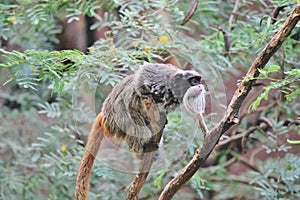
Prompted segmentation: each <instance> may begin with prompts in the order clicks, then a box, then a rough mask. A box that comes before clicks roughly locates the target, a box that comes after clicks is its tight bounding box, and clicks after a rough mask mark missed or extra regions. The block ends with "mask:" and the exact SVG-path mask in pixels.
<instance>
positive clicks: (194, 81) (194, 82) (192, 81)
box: [189, 77, 201, 86]
mask: <svg viewBox="0 0 300 200" xmlns="http://www.w3.org/2000/svg"><path fill="white" fill-rule="evenodd" d="M200 81H201V78H200V77H193V78H190V79H189V82H190V84H191V86H195V85H199V84H200Z"/></svg>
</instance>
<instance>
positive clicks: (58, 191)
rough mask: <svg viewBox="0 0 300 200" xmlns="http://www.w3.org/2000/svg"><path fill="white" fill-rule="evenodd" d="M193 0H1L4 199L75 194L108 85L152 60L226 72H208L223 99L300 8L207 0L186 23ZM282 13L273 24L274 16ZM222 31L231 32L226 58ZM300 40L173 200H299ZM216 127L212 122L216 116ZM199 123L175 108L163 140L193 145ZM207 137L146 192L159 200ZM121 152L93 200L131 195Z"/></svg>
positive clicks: (94, 187) (102, 170) (99, 169)
mask: <svg viewBox="0 0 300 200" xmlns="http://www.w3.org/2000/svg"><path fill="white" fill-rule="evenodd" d="M191 4H192V2H191V1H185V0H182V1H176V0H175V1H174V0H161V1H156V0H153V1H152V0H147V1H129V0H128V1H127V0H114V1H107V0H104V1H71V0H63V1H47V0H40V1H27V0H18V1H9V0H4V1H2V3H1V4H0V37H1V40H0V42H1V48H0V67H1V68H0V83H1V87H0V103H1V108H0V109H1V113H0V119H1V120H0V134H1V137H0V145H1V148H0V156H1V160H0V199H73V193H74V185H75V177H76V173H77V169H78V166H79V163H80V159H81V156H82V155H83V151H84V147H83V146H84V144H85V141H86V138H87V135H88V134H87V133H88V132H89V129H90V125H91V123H92V122H93V119H94V118H95V116H96V113H97V112H99V110H100V108H101V102H103V99H104V98H105V96H106V95H107V94H108V92H109V91H110V89H111V87H113V86H114V85H115V84H116V83H117V82H119V81H120V80H121V79H122V78H123V77H125V76H126V75H127V74H130V73H132V72H133V71H135V70H136V69H138V67H139V66H140V65H141V64H142V63H143V62H144V61H147V62H163V63H172V64H176V65H178V66H179V67H181V68H184V69H189V68H193V69H198V70H200V71H202V72H203V71H204V75H205V72H206V71H210V70H212V71H214V70H215V71H217V72H218V76H217V75H216V76H213V75H212V77H211V76H207V77H206V76H204V81H205V82H207V83H208V82H209V80H211V81H210V82H209V83H210V84H211V82H216V83H219V81H220V80H219V79H221V82H222V87H223V88H224V89H225V92H224V93H219V94H218V93H215V94H212V93H211V94H210V95H211V96H213V95H215V96H216V97H219V98H225V99H227V100H229V99H230V98H231V96H232V92H233V91H234V89H235V87H236V84H237V81H238V80H239V81H242V80H243V74H245V72H246V71H247V69H248V68H249V66H250V65H251V62H252V61H253V60H254V58H255V57H256V56H257V54H258V53H259V52H260V51H261V50H262V48H263V47H264V45H265V44H266V42H267V41H268V40H269V39H270V38H271V37H272V36H273V35H274V33H276V32H277V31H278V29H279V28H280V26H281V25H282V23H283V21H284V19H285V18H286V17H287V16H288V14H289V13H290V12H291V11H292V9H293V7H295V5H296V4H297V2H296V1H286V0H281V1H280V0H277V1H275V0H274V1H271V0H270V1H252V0H248V1H244V0H240V1H237V0H236V1H233V0H228V1H221V0H217V1H206V0H204V1H200V2H199V5H198V9H197V11H196V12H195V14H194V15H193V17H192V18H191V20H190V21H189V22H188V23H187V24H186V25H184V26H181V25H180V23H181V21H182V20H183V19H184V17H185V15H186V13H187V12H188V10H189V9H190V6H191ZM235 5H236V6H235ZM281 7H283V9H282V10H281V12H280V13H279V15H278V16H277V18H276V20H274V15H273V14H272V12H273V10H274V9H276V8H281ZM220 28H221V29H222V30H223V31H225V32H226V33H227V34H228V36H229V37H230V40H231V45H230V50H229V52H228V51H227V50H225V45H228V44H225V42H224V38H223V36H224V35H223V34H222V31H221V30H220ZM299 35H300V27H299V25H298V26H297V27H296V28H295V30H294V31H293V34H292V36H291V37H290V38H289V39H288V40H287V41H286V42H285V43H284V44H283V46H282V47H281V48H280V50H279V51H278V52H277V53H276V55H275V56H274V57H273V58H272V60H271V62H270V63H269V64H268V66H267V68H266V69H264V70H261V76H260V77H259V78H258V80H257V84H256V86H255V87H254V88H253V90H252V91H251V93H250V94H249V98H248V99H247V101H246V102H245V104H244V105H243V107H242V109H241V116H240V117H241V119H240V124H239V125H238V126H236V127H234V128H232V129H230V130H229V131H228V132H227V133H226V135H225V136H224V137H223V138H222V140H221V141H220V144H219V145H218V146H217V150H216V151H215V152H214V153H213V155H212V156H211V157H210V158H209V159H208V161H207V162H206V164H205V166H204V168H201V169H200V170H199V171H198V172H197V174H196V175H195V176H194V177H193V178H192V180H191V181H190V182H189V183H188V184H187V185H186V186H185V187H184V188H183V189H182V190H181V191H180V192H179V193H178V194H177V195H176V196H175V197H174V199H182V198H184V199H297V198H299V197H300V181H299V175H300V159H299V153H300V152H299V146H297V145H292V144H290V143H288V142H287V139H291V140H297V139H298V140H299V124H300V122H299V121H300V119H299V116H300V115H299V114H300V113H299V112H300V101H299V93H300V88H299V85H300V84H299V78H300V71H299V60H300V56H299V55H300V45H299ZM219 75H221V76H219ZM218 95H219V96H218ZM226 103H227V102H226V101H225V102H224V101H223V102H222V101H221V102H219V104H218V105H211V103H210V102H209V103H208V108H210V107H212V106H217V107H219V108H220V109H224V108H225V107H226ZM206 114H207V115H206V116H207V119H209V118H215V117H216V116H218V115H220V113H216V111H214V112H209V109H208V110H207V113H206ZM208 121H209V120H208ZM209 122H210V123H209V124H208V126H209V127H212V126H213V125H214V122H213V120H211V121H209ZM179 126H180V127H181V128H180V129H178V127H179ZM191 126H194V125H193V121H191V120H189V121H184V120H183V119H182V117H181V114H180V113H179V112H176V113H173V114H172V115H170V116H169V123H168V126H167V128H166V130H165V133H164V134H165V143H166V144H169V143H171V142H174V143H178V144H180V142H181V143H182V141H186V140H185V139H186V138H187V137H189V135H190V130H191ZM201 141H202V136H201V135H200V134H196V136H195V138H194V141H193V143H192V144H189V146H188V149H187V151H186V154H185V155H184V156H183V158H182V159H180V162H178V163H176V164H174V166H172V167H171V168H166V169H160V170H156V171H153V172H152V173H151V174H150V176H149V177H148V182H147V184H146V185H145V186H144V188H143V192H142V194H141V195H140V197H142V198H143V199H154V198H155V196H156V195H157V194H158V193H159V191H160V190H161V189H162V187H163V186H164V185H165V184H166V183H167V182H168V180H170V178H172V177H173V176H174V175H176V173H178V172H179V170H180V169H181V168H182V167H183V166H184V164H186V163H187V162H188V160H189V159H190V158H191V157H192V155H193V152H194V150H195V149H196V148H197V146H199V145H200V144H201ZM107 143H109V142H107ZM109 152H110V151H108V153H109ZM166 152H168V154H167V156H169V157H170V158H171V157H172V156H174V154H172V153H173V152H172V151H170V150H169V151H168V150H166ZM108 155H110V154H108ZM118 155H119V154H118ZM120 155H121V157H112V158H110V160H106V159H107V157H103V158H99V159H98V160H97V162H96V164H95V165H94V169H93V174H92V177H91V192H90V199H124V198H125V196H126V193H127V191H128V187H129V185H130V182H131V180H132V178H133V177H134V174H132V173H129V172H126V171H120V170H116V169H114V168H111V167H110V166H107V165H105V163H107V162H114V163H120V164H122V163H123V161H124V160H123V159H124V157H123V156H122V152H121V153H120ZM132 162H133V163H131V164H132V166H136V165H137V161H134V160H133V161H132ZM132 166H131V167H132Z"/></svg>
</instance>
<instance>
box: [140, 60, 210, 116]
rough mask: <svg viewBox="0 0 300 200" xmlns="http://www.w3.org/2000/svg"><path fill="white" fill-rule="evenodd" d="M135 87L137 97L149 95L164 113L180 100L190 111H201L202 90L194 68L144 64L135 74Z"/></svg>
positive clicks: (202, 104) (203, 100)
mask: <svg viewBox="0 0 300 200" xmlns="http://www.w3.org/2000/svg"><path fill="white" fill-rule="evenodd" d="M135 88H136V91H137V93H138V94H139V95H140V96H142V97H147V96H150V97H151V98H152V99H154V100H155V101H156V103H159V104H162V105H163V106H164V108H165V109H166V111H167V112H169V111H172V110H174V109H175V108H176V107H178V105H180V104H182V103H183V105H184V106H185V108H186V110H187V111H188V112H190V113H191V114H199V113H203V111H204V106H205V89H204V86H203V85H202V84H201V75H200V74H199V73H198V72H196V71H193V70H181V69H178V68H177V67H175V66H173V65H170V64H168V65H165V64H150V63H145V64H144V65H142V66H141V68H140V69H139V70H138V71H137V73H136V76H135ZM196 104H198V105H196ZM200 104H201V105H200Z"/></svg>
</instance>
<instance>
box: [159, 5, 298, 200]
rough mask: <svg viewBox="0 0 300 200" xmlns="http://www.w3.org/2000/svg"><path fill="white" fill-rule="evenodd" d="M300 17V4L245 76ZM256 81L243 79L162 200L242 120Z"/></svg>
mask: <svg viewBox="0 0 300 200" xmlns="http://www.w3.org/2000/svg"><path fill="white" fill-rule="evenodd" d="M299 19H300V5H297V7H296V8H295V9H294V10H293V12H292V14H291V15H290V16H289V17H288V18H287V19H286V21H285V22H284V24H283V26H282V28H281V29H280V30H279V31H278V33H276V34H275V35H274V37H273V38H272V39H271V40H270V42H269V43H268V44H267V45H266V47H265V48H264V49H263V50H262V52H261V53H260V54H259V56H258V57H257V58H256V59H255V60H254V62H253V63H252V65H251V67H250V69H249V71H248V72H247V74H246V76H245V78H249V77H257V76H258V75H259V71H258V69H259V68H264V66H265V65H266V64H267V63H268V61H269V60H270V58H271V56H273V54H274V53H275V52H276V51H277V50H278V49H279V48H280V46H281V44H282V43H283V41H284V40H285V39H286V38H287V37H288V36H289V35H290V33H291V32H292V30H293V28H294V27H295V26H296V24H297V22H298V21H299ZM253 82H254V81H249V82H243V83H241V84H240V85H239V86H238V88H237V90H236V91H235V93H234V96H233V97H232V99H231V102H230V103H229V105H228V108H227V112H226V114H225V116H224V117H223V119H222V120H221V121H220V122H219V123H218V124H217V125H216V126H215V127H214V128H213V129H212V130H211V131H210V132H209V135H208V136H207V137H206V138H205V140H204V143H203V145H202V146H201V147H199V148H198V149H197V150H196V153H195V155H194V157H193V158H192V160H191V161H190V162H189V164H188V165H187V166H186V167H185V168H183V169H182V170H181V172H180V173H179V174H178V175H177V176H176V177H175V178H174V179H173V180H171V181H170V182H169V183H168V184H167V185H166V186H165V188H164V190H163V192H162V193H161V195H160V197H159V200H166V199H171V198H172V197H173V196H174V194H175V193H176V192H177V191H178V190H179V189H180V187H181V186H182V185H183V184H185V183H186V182H187V181H188V180H190V178H191V177H192V176H193V175H194V174H195V173H196V172H197V170H198V169H199V167H200V166H201V165H202V164H203V163H204V161H205V160H206V159H207V157H208V156H209V154H210V153H211V152H212V150H213V148H214V147H215V145H216V144H217V143H218V141H219V139H220V137H221V135H222V134H223V133H224V132H225V131H226V130H228V128H230V127H231V126H232V125H234V124H235V123H237V122H238V112H239V109H240V107H241V104H242V103H243V101H244V99H245V98H246V96H247V95H248V93H249V91H250V90H251V87H252V84H253Z"/></svg>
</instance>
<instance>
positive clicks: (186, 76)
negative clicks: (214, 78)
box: [75, 63, 205, 200]
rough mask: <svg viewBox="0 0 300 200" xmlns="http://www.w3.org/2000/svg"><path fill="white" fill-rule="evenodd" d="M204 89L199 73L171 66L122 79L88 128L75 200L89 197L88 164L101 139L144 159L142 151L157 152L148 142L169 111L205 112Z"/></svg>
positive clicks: (149, 68)
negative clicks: (182, 108) (181, 108)
mask: <svg viewBox="0 0 300 200" xmlns="http://www.w3.org/2000/svg"><path fill="white" fill-rule="evenodd" d="M204 90H205V89H204V87H203V85H202V84H201V75H200V74H199V73H198V72H196V71H193V70H182V69H179V68H177V67H175V66H173V65H171V64H150V63H144V64H143V65H141V66H140V68H139V69H138V70H137V71H136V72H135V73H134V74H132V75H129V76H127V77H125V78H124V79H123V80H121V81H120V82H119V83H118V84H117V85H116V86H115V87H114V88H113V89H112V91H111V92H110V94H109V95H108V96H107V98H106V99H105V101H104V103H103V106H102V109H101V112H100V113H99V114H98V116H97V117H96V120H95V122H94V123H93V125H92V129H91V132H90V135H89V138H88V142H87V145H86V150H85V153H84V155H83V158H82V160H81V164H80V167H79V170H78V174H77V178H76V188H75V199H76V200H87V198H88V191H89V179H90V175H91V172H92V166H93V163H94V160H95V156H96V154H97V152H98V150H99V148H100V144H101V141H102V139H103V138H104V137H111V138H114V139H116V141H117V142H120V141H126V142H127V144H128V147H129V150H130V151H131V152H133V154H134V155H135V157H137V158H138V159H142V158H143V155H144V154H145V153H147V152H152V151H156V150H157V149H158V147H159V142H157V141H153V140H151V138H152V136H153V135H155V134H157V133H159V132H160V131H161V130H162V129H163V128H164V127H165V125H166V124H167V115H168V113H170V112H172V111H174V110H175V109H176V108H177V107H179V106H180V105H181V104H183V101H185V102H184V106H185V107H186V109H187V110H188V111H189V112H190V113H191V114H196V113H197V112H200V113H201V112H204V111H203V107H204V104H205V97H204V95H205V92H204ZM198 95H199V96H200V97H199V98H198V97H197V96H198ZM193 102H194V103H198V104H199V103H200V104H201V105H200V106H198V107H197V105H193ZM195 106H196V107H195Z"/></svg>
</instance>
